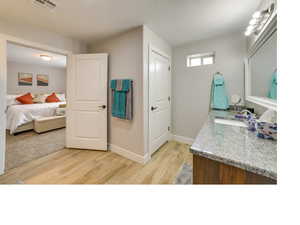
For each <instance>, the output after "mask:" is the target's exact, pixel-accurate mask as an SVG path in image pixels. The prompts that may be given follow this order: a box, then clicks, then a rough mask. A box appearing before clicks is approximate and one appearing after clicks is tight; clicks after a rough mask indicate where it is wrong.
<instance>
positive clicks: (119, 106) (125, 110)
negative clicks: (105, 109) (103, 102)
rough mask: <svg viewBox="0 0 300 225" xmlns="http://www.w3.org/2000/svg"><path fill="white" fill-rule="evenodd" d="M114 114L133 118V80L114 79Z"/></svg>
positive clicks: (112, 87)
mask: <svg viewBox="0 0 300 225" xmlns="http://www.w3.org/2000/svg"><path fill="white" fill-rule="evenodd" d="M110 87H111V89H112V116H113V117H117V118H120V119H128V120H131V119H132V90H131V89H132V80H112V81H111V83H110Z"/></svg>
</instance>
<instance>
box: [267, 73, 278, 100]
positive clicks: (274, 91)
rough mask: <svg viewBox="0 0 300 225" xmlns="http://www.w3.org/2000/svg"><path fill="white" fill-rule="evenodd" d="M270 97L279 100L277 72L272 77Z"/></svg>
mask: <svg viewBox="0 0 300 225" xmlns="http://www.w3.org/2000/svg"><path fill="white" fill-rule="evenodd" d="M268 97H269V98H271V99H274V100H276V99H277V71H275V72H274V73H273V75H272V79H271V85H270V90H269V92H268Z"/></svg>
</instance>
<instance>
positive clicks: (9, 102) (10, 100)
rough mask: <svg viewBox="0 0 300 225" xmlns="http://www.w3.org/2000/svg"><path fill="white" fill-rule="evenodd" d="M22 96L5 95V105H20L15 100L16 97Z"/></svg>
mask: <svg viewBox="0 0 300 225" xmlns="http://www.w3.org/2000/svg"><path fill="white" fill-rule="evenodd" d="M19 96H22V95H6V105H7V107H8V106H11V105H20V104H21V103H20V102H18V101H17V100H16V98H17V97H19Z"/></svg>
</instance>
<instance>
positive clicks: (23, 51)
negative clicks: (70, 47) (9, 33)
mask: <svg viewBox="0 0 300 225" xmlns="http://www.w3.org/2000/svg"><path fill="white" fill-rule="evenodd" d="M40 55H48V56H51V57H52V60H51V61H45V60H43V59H41V57H40ZM66 60H67V57H66V56H64V55H58V54H54V53H51V52H46V51H41V50H37V49H33V48H27V47H23V46H20V45H15V44H11V43H9V44H8V45H7V61H8V62H18V63H26V64H34V65H40V66H50V67H57V68H64V67H66Z"/></svg>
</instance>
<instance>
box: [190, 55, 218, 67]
mask: <svg viewBox="0 0 300 225" xmlns="http://www.w3.org/2000/svg"><path fill="white" fill-rule="evenodd" d="M209 57H211V58H212V63H211V64H203V59H205V58H209ZM193 59H200V64H199V65H192V63H191V61H192V60H193ZM215 62H216V53H215V52H208V53H201V54H193V55H188V56H187V57H186V66H187V67H188V68H190V67H191V68H192V67H198V66H208V65H213V64H215Z"/></svg>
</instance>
